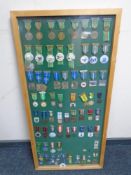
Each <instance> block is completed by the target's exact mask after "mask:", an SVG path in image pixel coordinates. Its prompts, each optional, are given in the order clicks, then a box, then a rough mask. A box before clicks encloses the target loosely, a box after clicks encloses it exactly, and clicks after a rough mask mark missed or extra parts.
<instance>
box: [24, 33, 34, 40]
mask: <svg viewBox="0 0 131 175" xmlns="http://www.w3.org/2000/svg"><path fill="white" fill-rule="evenodd" d="M25 38H26V40H27V41H31V40H32V39H33V35H32V33H31V32H27V33H26V34H25Z"/></svg>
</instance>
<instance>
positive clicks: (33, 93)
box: [31, 92, 37, 101]
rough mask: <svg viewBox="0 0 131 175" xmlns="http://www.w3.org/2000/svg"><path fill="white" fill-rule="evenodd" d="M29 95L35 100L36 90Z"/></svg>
mask: <svg viewBox="0 0 131 175" xmlns="http://www.w3.org/2000/svg"><path fill="white" fill-rule="evenodd" d="M31 97H32V100H34V101H36V100H37V92H32V93H31Z"/></svg>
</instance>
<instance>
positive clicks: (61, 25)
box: [58, 20, 65, 30]
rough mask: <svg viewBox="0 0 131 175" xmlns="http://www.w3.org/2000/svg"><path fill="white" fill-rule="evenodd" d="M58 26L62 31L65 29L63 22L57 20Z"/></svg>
mask: <svg viewBox="0 0 131 175" xmlns="http://www.w3.org/2000/svg"><path fill="white" fill-rule="evenodd" d="M58 26H59V28H60V29H61V30H63V29H64V28H65V20H58Z"/></svg>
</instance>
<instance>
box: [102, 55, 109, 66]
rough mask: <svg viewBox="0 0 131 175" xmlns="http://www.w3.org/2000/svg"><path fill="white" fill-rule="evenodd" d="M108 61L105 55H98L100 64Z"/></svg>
mask: <svg viewBox="0 0 131 175" xmlns="http://www.w3.org/2000/svg"><path fill="white" fill-rule="evenodd" d="M108 61H109V57H108V56H107V55H102V56H101V57H100V62H101V63H102V64H106V63H107V62H108Z"/></svg>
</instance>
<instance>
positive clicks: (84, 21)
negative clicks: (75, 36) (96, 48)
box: [81, 19, 91, 39]
mask: <svg viewBox="0 0 131 175" xmlns="http://www.w3.org/2000/svg"><path fill="white" fill-rule="evenodd" d="M89 23H90V19H82V20H81V26H82V33H81V39H87V38H89V36H90V35H91V32H90V30H89Z"/></svg>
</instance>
